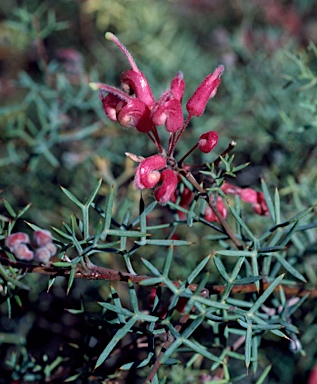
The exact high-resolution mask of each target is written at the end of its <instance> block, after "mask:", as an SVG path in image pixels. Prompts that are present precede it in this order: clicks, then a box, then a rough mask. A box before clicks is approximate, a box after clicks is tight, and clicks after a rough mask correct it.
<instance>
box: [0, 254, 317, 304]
mask: <svg viewBox="0 0 317 384" xmlns="http://www.w3.org/2000/svg"><path fill="white" fill-rule="evenodd" d="M0 263H1V264H2V265H10V266H11V267H13V268H17V269H21V271H23V272H25V273H39V274H42V275H47V276H54V277H57V276H61V277H69V275H70V272H71V268H62V267H55V266H54V265H53V264H51V265H44V264H43V265H39V264H32V263H30V262H22V261H15V260H11V259H8V258H7V257H5V256H4V254H3V253H2V254H1V256H0ZM86 266H87V270H85V269H84V268H83V267H82V266H81V264H77V266H76V270H75V275H74V277H75V278H77V279H86V280H104V281H122V282H128V281H131V282H132V283H135V284H140V283H141V282H142V281H144V280H147V279H151V278H153V276H147V275H133V274H131V273H128V272H121V271H117V270H114V269H109V268H104V267H99V266H98V265H95V264H93V263H89V264H87V265H86ZM173 284H174V285H175V287H180V284H181V282H180V281H174V282H173ZM156 286H162V287H164V286H165V284H164V283H161V284H157V285H156ZM268 286H269V283H268V282H265V281H264V282H263V283H262V286H261V288H262V290H263V291H264V290H265V289H266V288H267V287H268ZM280 287H282V288H283V290H284V292H285V294H286V295H287V296H299V297H303V296H305V295H307V294H308V295H309V297H310V298H316V297H317V289H305V288H304V286H303V285H300V284H298V285H296V286H294V285H291V286H288V285H284V284H283V285H278V286H277V287H276V288H275V291H276V292H279V290H280ZM187 288H188V289H189V290H191V291H192V292H195V291H196V290H197V288H198V285H197V284H189V285H188V287H187ZM206 289H208V291H209V293H210V294H222V293H223V292H224V290H225V289H226V285H207V286H206ZM231 292H232V293H233V294H237V293H254V292H258V290H257V288H256V286H255V284H253V283H251V284H244V285H235V286H234V287H232V289H231Z"/></svg>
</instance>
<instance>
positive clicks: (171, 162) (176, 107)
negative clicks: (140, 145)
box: [90, 32, 224, 204]
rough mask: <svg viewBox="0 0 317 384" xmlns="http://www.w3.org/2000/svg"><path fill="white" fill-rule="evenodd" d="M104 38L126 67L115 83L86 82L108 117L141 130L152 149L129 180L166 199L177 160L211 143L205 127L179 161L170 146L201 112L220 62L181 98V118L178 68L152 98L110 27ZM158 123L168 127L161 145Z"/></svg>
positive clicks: (216, 79)
mask: <svg viewBox="0 0 317 384" xmlns="http://www.w3.org/2000/svg"><path fill="white" fill-rule="evenodd" d="M106 38H107V39H108V40H110V41H112V42H113V43H115V44H116V45H117V47H118V48H119V49H120V50H121V51H122V52H123V54H124V55H125V57H126V58H127V60H128V62H129V64H130V69H128V70H126V71H125V72H123V74H122V75H121V78H120V80H121V89H118V88H115V87H113V86H110V85H107V84H102V83H92V84H90V86H91V88H92V89H94V90H99V97H100V100H101V102H102V105H103V109H104V111H105V114H106V115H107V117H108V118H109V119H110V120H111V121H118V122H119V123H120V124H121V126H123V127H127V128H136V130H138V131H139V132H142V133H145V134H147V135H148V137H149V138H150V139H151V141H152V142H153V143H154V145H155V146H156V149H157V152H158V154H156V155H153V156H150V157H148V158H146V159H144V160H142V161H141V162H140V164H139V165H138V167H137V170H136V174H135V179H134V185H135V187H136V188H138V189H144V188H155V191H154V196H155V198H156V200H157V201H159V202H160V203H162V204H166V203H167V202H168V201H169V200H170V199H171V197H172V196H173V193H174V191H175V189H176V186H177V180H178V177H177V168H178V163H179V164H182V163H183V160H184V159H185V158H186V157H187V156H188V155H189V154H190V153H191V152H192V151H193V150H194V149H196V148H197V147H198V148H199V149H200V150H201V151H202V152H205V153H208V152H210V151H211V150H212V149H213V148H214V147H215V145H216V144H217V141H218V135H217V133H216V132H214V131H211V132H207V133H206V134H203V135H201V136H200V138H199V141H198V143H196V144H195V146H194V147H193V148H192V150H190V151H189V152H188V153H187V154H186V155H185V156H184V157H183V158H182V159H181V160H180V161H179V162H177V161H176V160H175V159H174V152H175V147H176V145H177V143H178V141H179V140H180V138H181V136H182V134H183V132H184V130H185V128H186V127H187V126H188V124H189V122H190V119H191V118H192V117H193V116H200V115H202V114H203V112H204V110H205V108H206V105H207V102H208V100H209V99H210V98H212V97H214V96H215V94H216V92H217V89H218V86H219V84H220V76H221V74H222V72H223V71H224V67H223V66H222V65H220V66H218V67H217V68H216V70H215V71H214V72H213V73H212V74H210V75H208V76H207V77H206V78H205V79H204V81H203V82H202V83H201V84H200V86H199V87H198V88H197V90H196V91H195V92H194V94H193V96H192V97H191V98H190V99H189V101H188V102H187V105H186V108H187V111H188V116H187V118H186V119H185V118H184V114H183V109H182V98H183V95H184V90H185V81H184V78H183V74H182V72H178V73H177V75H176V76H175V77H174V78H173V79H172V81H171V82H170V87H169V89H167V90H165V91H164V92H163V93H162V94H161V96H160V97H159V99H158V100H156V101H155V99H154V96H153V93H152V90H151V87H150V85H149V83H148V81H147V79H146V77H145V75H144V74H143V73H142V72H141V71H140V70H139V68H138V67H137V65H136V63H135V61H134V59H133V57H132V56H131V54H130V52H129V51H128V50H127V49H126V47H125V46H124V45H123V44H122V43H121V42H120V41H119V39H118V38H117V37H116V36H115V35H113V34H112V33H109V32H108V33H106ZM162 125H164V126H165V129H166V130H167V132H168V133H169V138H168V145H167V148H164V147H163V145H162V143H161V139H160V135H159V131H158V130H157V127H159V126H162ZM134 157H135V158H139V157H138V156H134ZM137 161H138V162H139V160H137Z"/></svg>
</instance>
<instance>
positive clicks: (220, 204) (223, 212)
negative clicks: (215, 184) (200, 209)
mask: <svg viewBox="0 0 317 384" xmlns="http://www.w3.org/2000/svg"><path fill="white" fill-rule="evenodd" d="M216 206H217V208H218V211H219V213H220V214H221V216H222V217H223V218H224V219H225V218H226V217H227V208H226V207H225V205H224V203H223V200H222V198H221V197H220V196H218V198H217V203H216ZM204 217H205V219H206V220H207V221H210V222H213V221H215V222H219V219H218V217H217V216H216V215H215V213H214V211H213V210H212V209H211V207H210V206H209V205H207V206H206V208H205V212H204Z"/></svg>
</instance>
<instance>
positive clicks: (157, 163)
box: [134, 155, 166, 189]
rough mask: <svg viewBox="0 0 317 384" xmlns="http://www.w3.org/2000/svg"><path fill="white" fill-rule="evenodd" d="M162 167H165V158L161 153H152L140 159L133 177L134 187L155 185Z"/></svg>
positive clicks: (151, 186)
mask: <svg viewBox="0 0 317 384" xmlns="http://www.w3.org/2000/svg"><path fill="white" fill-rule="evenodd" d="M164 167H166V158H165V157H164V156H162V155H153V156H150V157H148V158H146V159H144V160H143V161H141V163H140V165H139V166H138V168H137V170H136V173H135V178H134V185H135V186H136V188H138V189H144V188H153V187H155V186H156V185H157V183H158V182H159V181H160V178H161V174H160V172H159V171H160V170H161V169H163V168H164Z"/></svg>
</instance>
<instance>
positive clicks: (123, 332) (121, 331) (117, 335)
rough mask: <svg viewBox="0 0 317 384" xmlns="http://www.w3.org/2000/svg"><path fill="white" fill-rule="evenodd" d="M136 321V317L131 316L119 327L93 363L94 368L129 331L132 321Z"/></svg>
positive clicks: (101, 362)
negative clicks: (94, 363)
mask: <svg viewBox="0 0 317 384" xmlns="http://www.w3.org/2000/svg"><path fill="white" fill-rule="evenodd" d="M136 321H137V317H132V318H131V319H130V320H129V321H128V322H127V323H126V324H125V325H124V326H123V327H122V328H121V329H119V330H118V331H117V332H116V333H115V335H114V336H113V338H112V339H111V340H110V342H109V343H108V345H107V347H106V348H105V349H104V350H103V351H102V353H101V354H100V356H99V357H98V360H97V362H96V365H95V369H96V368H98V367H99V366H100V365H101V364H103V363H104V362H105V360H106V359H107V357H108V356H109V355H110V353H111V352H112V351H113V349H114V347H115V346H116V345H117V344H118V342H119V341H120V340H121V339H122V338H123V337H124V336H125V335H126V334H127V333H128V332H129V331H130V329H131V328H132V327H133V325H134V323H135V322H136Z"/></svg>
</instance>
